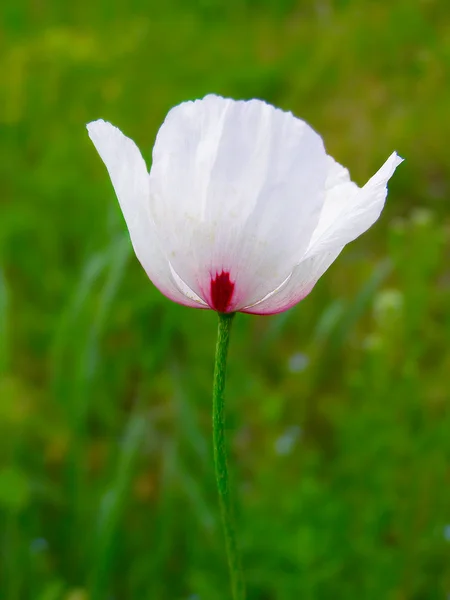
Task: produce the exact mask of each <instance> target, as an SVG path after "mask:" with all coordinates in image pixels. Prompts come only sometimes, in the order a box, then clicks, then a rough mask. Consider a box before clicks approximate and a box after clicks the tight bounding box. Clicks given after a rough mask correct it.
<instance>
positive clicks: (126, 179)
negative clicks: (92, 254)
mask: <svg viewBox="0 0 450 600" xmlns="http://www.w3.org/2000/svg"><path fill="white" fill-rule="evenodd" d="M87 129H88V132H89V137H90V138H91V140H92V142H93V143H94V145H95V147H96V149H97V151H98V153H99V154H100V157H101V158H102V160H103V162H104V163H105V165H106V168H107V169H108V172H109V176H110V177H111V181H112V184H113V186H114V190H115V192H116V195H117V198H118V200H119V203H120V207H121V209H122V212H123V215H124V217H125V221H126V223H127V226H128V231H129V232H130V237H131V242H132V244H133V248H134V251H135V252H136V256H137V257H138V259H139V261H140V263H141V264H142V266H143V267H144V269H145V271H146V272H147V275H148V276H149V278H150V279H151V280H152V282H153V283H154V284H155V286H156V287H157V288H158V289H159V290H160V291H161V292H162V293H163V294H165V295H166V296H168V297H169V298H171V299H172V300H174V301H175V302H179V303H180V304H184V305H186V306H195V307H201V306H200V304H199V303H198V301H196V300H195V299H194V298H188V297H187V296H186V295H185V294H183V293H182V291H181V290H180V289H179V287H178V286H177V284H176V283H175V281H174V278H173V276H172V273H171V269H170V264H169V261H168V260H167V258H166V257H165V255H164V253H163V252H162V250H161V248H160V245H159V242H158V238H157V235H156V232H155V225H154V222H153V220H152V217H151V215H150V212H149V210H148V204H149V177H148V172H147V167H146V164H145V161H144V159H143V158H142V156H141V153H140V152H139V149H138V148H137V146H136V144H135V143H134V142H133V141H132V140H130V139H129V138H127V137H125V136H124V135H123V133H122V132H121V131H120V130H119V129H117V128H116V127H114V126H113V125H111V124H110V123H106V122H105V121H102V120H99V121H94V122H92V123H89V124H88V125H87Z"/></svg>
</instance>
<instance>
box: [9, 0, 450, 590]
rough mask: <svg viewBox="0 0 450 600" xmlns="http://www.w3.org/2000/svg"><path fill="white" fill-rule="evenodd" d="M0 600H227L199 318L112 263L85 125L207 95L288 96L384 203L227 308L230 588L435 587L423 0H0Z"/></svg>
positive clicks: (441, 8) (446, 194) (431, 177)
mask: <svg viewBox="0 0 450 600" xmlns="http://www.w3.org/2000/svg"><path fill="white" fill-rule="evenodd" d="M0 15H1V25H0V27H1V29H0V34H1V35H0V73H1V78H0V190H1V197H0V598H1V599H2V600H227V599H228V598H229V593H228V573H227V566H226V558H225V550H224V544H223V539H222V533H221V529H220V520H219V514H218V507H217V498H216V489H215V481H214V474H213V461H212V444H211V439H210V438H211V425H210V414H211V383H212V367H213V352H214V343H215V335H216V320H217V319H216V315H215V314H213V313H212V312H207V311H196V310H193V309H188V308H184V307H181V306H178V305H176V304H173V303H171V302H170V301H169V300H167V299H166V298H165V297H163V296H162V295H161V294H160V293H159V292H158V291H157V290H156V289H155V288H154V287H153V285H152V284H151V283H150V282H149V281H148V279H147V278H146V275H145V273H144V272H143V270H142V269H141V267H140V266H139V264H138V262H137V260H136V259H135V257H134V255H133V253H132V250H131V247H130V243H129V239H128V236H127V233H126V229H125V224H124V221H123V218H122V215H121V213H120V210H119V207H118V204H117V201H116V199H115V196H114V192H113V190H112V187H111V184H110V181H109V177H108V175H107V173H106V170H105V168H104V166H103V164H102V163H101V161H100V159H99V157H98V155H97V154H96V152H95V150H94V148H93V147H92V144H91V143H90V141H89V139H88V136H87V133H86V130H85V123H87V122H88V121H91V120H93V119H96V118H100V117H101V118H104V119H106V120H109V121H111V122H113V123H114V124H116V125H118V126H119V127H120V128H121V129H122V131H124V133H126V134H127V135H128V136H130V137H132V138H133V139H135V140H136V142H137V143H138V145H139V146H140V148H142V149H143V151H144V153H145V156H146V158H147V160H148V161H150V156H151V148H152V145H153V141H154V138H155V135H156V132H157V129H158V127H159V125H160V123H161V122H162V120H163V118H164V116H165V114H166V113H167V111H168V110H169V109H170V108H171V107H172V106H173V105H175V104H177V103H179V102H181V101H182V100H186V99H190V98H197V97H201V96H203V95H204V94H206V93H209V92H215V93H218V94H222V95H226V96H231V97H236V98H238V97H240V98H250V97H259V98H263V99H265V100H267V101H269V102H272V103H273V104H276V105H278V106H280V107H282V108H284V109H287V110H291V111H293V112H294V113H295V114H296V115H298V116H300V117H302V118H304V119H305V120H307V121H308V122H309V123H310V124H311V125H313V127H314V128H315V129H316V130H317V131H319V132H320V133H321V135H322V136H323V138H324V140H325V143H326V146H327V149H328V151H329V153H330V154H332V155H333V156H335V158H336V159H337V160H339V162H341V163H342V164H344V165H346V166H348V167H349V169H350V171H351V173H352V175H353V177H354V179H355V180H356V181H357V182H358V183H360V184H362V183H363V182H365V181H366V180H367V179H368V178H369V177H370V176H371V175H372V174H373V173H374V172H375V170H376V169H377V168H378V167H379V166H380V165H381V164H382V163H383V162H384V160H385V159H386V158H387V157H388V155H389V154H390V153H391V152H392V151H393V150H397V151H398V152H399V154H400V155H401V156H403V157H404V158H405V159H406V160H405V162H404V163H403V164H402V165H401V166H400V167H399V169H398V172H397V173H396V174H395V176H394V177H393V179H392V181H391V184H390V193H389V197H388V204H387V207H386V210H385V211H384V213H383V215H382V218H381V219H380V221H379V222H378V223H377V224H376V225H375V226H374V227H373V228H372V229H371V231H370V232H369V233H367V234H366V235H365V236H363V237H362V238H361V239H359V240H357V241H356V242H354V243H353V244H351V245H350V246H349V247H348V248H347V249H346V250H345V251H344V253H343V254H342V256H341V257H340V258H339V259H338V260H337V262H336V263H335V264H334V265H333V266H332V267H331V268H330V270H329V272H328V273H327V274H326V275H325V276H324V277H323V278H322V279H321V281H320V282H319V283H318V285H317V286H316V288H315V290H314V291H313V293H312V294H311V295H310V296H309V297H307V298H306V299H305V300H304V301H303V302H302V303H301V304H300V305H298V306H297V307H295V308H294V309H292V310H290V311H288V312H286V313H282V314H280V315H277V316H273V317H266V318H264V317H254V316H245V315H238V316H237V318H236V319H235V324H234V330H233V337H232V341H231V349H230V362H229V380H228V388H227V417H228V431H229V437H230V446H231V448H230V452H231V457H232V470H233V482H234V492H235V496H236V505H237V506H236V509H237V518H238V530H239V537H240V542H241V545H242V550H243V562H244V566H245V573H246V579H247V583H248V598H249V600H297V599H302V600H330V599H333V600H443V599H446V598H449V597H450V350H449V343H450V310H449V308H450V260H449V257H450V210H449V207H450V204H449V202H450V151H449V139H450V117H449V107H450V84H449V80H448V73H449V65H450V20H449V18H448V6H447V2H446V0H415V1H412V0H392V1H391V2H372V1H371V0H366V1H364V0H339V1H338V0H336V1H335V2H333V1H332V0H316V1H313V2H307V1H306V0H305V1H301V0H261V1H260V2H258V1H257V0H228V1H227V2H225V1H221V0H202V1H200V0H195V1H194V0H193V1H191V2H185V1H182V0H166V1H163V0H159V1H156V0H146V1H144V0H129V1H128V2H125V0H109V1H108V2H106V1H105V0H91V1H89V0H79V1H77V2H73V3H69V2H67V3H65V2H61V1H59V0H41V1H39V0H28V1H25V0H2V3H1V6H0Z"/></svg>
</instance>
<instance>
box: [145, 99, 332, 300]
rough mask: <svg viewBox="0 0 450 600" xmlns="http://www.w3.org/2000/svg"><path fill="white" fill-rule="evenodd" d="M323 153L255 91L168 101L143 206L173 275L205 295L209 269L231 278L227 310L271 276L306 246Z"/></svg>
mask: <svg viewBox="0 0 450 600" xmlns="http://www.w3.org/2000/svg"><path fill="white" fill-rule="evenodd" d="M326 174H327V157H326V153H325V150H324V148H323V143H322V140H321V138H320V136H318V135H317V134H316V133H315V132H314V131H313V130H312V129H311V128H310V127H309V126H308V125H307V124H306V123H304V122H303V121H301V120H300V119H297V118H295V117H294V116H292V114H291V113H285V112H283V111H281V110H278V109H275V108H274V107H272V106H270V105H268V104H266V103H264V102H261V101H259V100H251V101H248V102H244V101H239V102H236V101H233V100H229V99H224V98H219V97H217V96H207V97H206V98H204V99H203V100H198V101H195V102H186V103H183V104H181V105H179V106H177V107H175V108H174V109H172V110H171V111H170V112H169V114H168V116H167V118H166V120H165V122H164V124H163V125H162V127H161V129H160V131H159V133H158V136H157V139H156V143H155V147H154V150H153V164H152V168H151V172H150V193H151V202H150V206H151V212H152V215H153V217H154V220H155V224H156V226H157V229H158V233H159V235H160V239H161V243H162V244H164V248H165V250H166V253H167V255H168V257H169V259H170V261H171V263H172V265H173V267H174V269H175V270H176V272H177V273H178V275H179V276H180V277H181V278H182V279H183V280H184V281H185V282H186V283H187V284H188V285H189V286H190V288H191V289H192V290H194V291H195V292H196V293H197V294H198V295H199V296H201V297H202V298H203V299H205V300H206V301H207V302H209V303H210V304H211V301H212V300H211V279H212V278H213V277H214V276H215V275H216V274H220V273H221V272H222V270H223V271H225V272H228V273H229V274H230V278H231V280H232V281H233V282H234V283H235V288H234V293H233V297H232V306H230V310H231V309H232V310H236V309H239V308H241V307H242V306H245V305H248V304H251V303H253V302H256V301H257V300H260V299H261V298H263V297H264V296H265V295H266V294H267V293H269V292H270V291H271V290H273V289H274V288H276V287H277V286H278V285H280V283H281V282H283V281H284V279H285V278H286V277H287V276H288V275H289V273H290V272H291V271H292V269H293V267H294V266H295V264H296V263H298V262H299V261H300V259H301V257H302V255H303V254H304V252H305V251H306V249H307V247H308V244H309V241H310V238H311V235H312V232H313V230H314V228H315V227H316V225H317V223H318V219H319V215H320V211H321V208H322V203H323V199H324V194H325V178H326Z"/></svg>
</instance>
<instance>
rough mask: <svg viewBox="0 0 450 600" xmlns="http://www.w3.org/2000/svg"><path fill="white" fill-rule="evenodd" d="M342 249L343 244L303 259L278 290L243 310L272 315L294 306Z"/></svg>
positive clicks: (309, 290)
mask: <svg viewBox="0 0 450 600" xmlns="http://www.w3.org/2000/svg"><path fill="white" fill-rule="evenodd" d="M342 249H343V246H341V247H340V248H335V249H334V250H332V251H329V252H324V253H322V254H318V255H316V256H313V257H311V258H307V259H306V260H304V261H302V262H301V263H300V264H299V265H297V266H296V267H295V269H294V270H293V272H292V274H291V276H290V277H288V279H287V280H286V281H285V283H284V284H283V285H282V286H280V288H279V289H278V290H276V291H275V292H273V293H271V294H269V295H268V296H267V297H266V298H265V299H263V300H262V301H261V302H258V303H256V304H254V305H253V306H249V307H247V308H245V309H244V310H243V311H242V312H246V313H251V314H255V315H272V314H275V313H279V312H282V311H285V310H288V309H289V308H292V306H295V305H296V304H297V303H298V302H300V301H301V300H303V298H305V297H306V296H307V295H308V294H309V293H310V292H311V290H312V289H313V287H314V286H315V285H316V283H317V281H318V280H319V278H320V277H322V275H323V274H324V273H325V271H326V270H327V269H328V267H329V266H330V265H331V264H332V263H333V262H334V261H335V260H336V258H337V257H338V256H339V254H340V253H341V252H342Z"/></svg>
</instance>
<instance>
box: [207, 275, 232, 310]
mask: <svg viewBox="0 0 450 600" xmlns="http://www.w3.org/2000/svg"><path fill="white" fill-rule="evenodd" d="M233 292H234V283H233V282H232V281H231V280H230V274H229V273H228V272H227V271H222V273H220V274H219V273H216V276H215V278H214V279H212V278H211V305H212V306H211V308H214V310H217V311H218V312H227V310H228V307H229V306H230V303H231V298H232V296H233Z"/></svg>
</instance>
